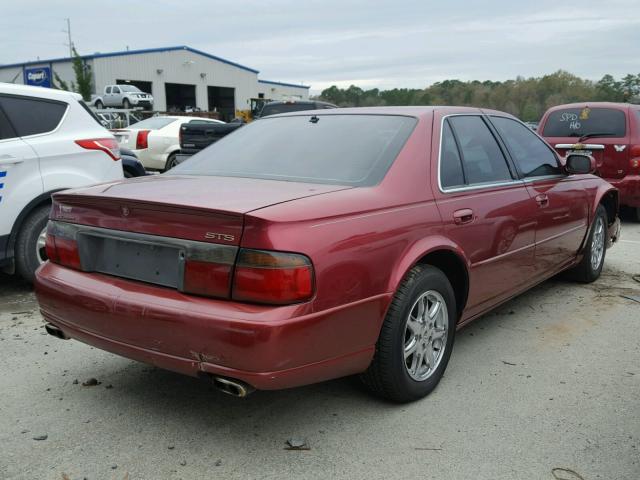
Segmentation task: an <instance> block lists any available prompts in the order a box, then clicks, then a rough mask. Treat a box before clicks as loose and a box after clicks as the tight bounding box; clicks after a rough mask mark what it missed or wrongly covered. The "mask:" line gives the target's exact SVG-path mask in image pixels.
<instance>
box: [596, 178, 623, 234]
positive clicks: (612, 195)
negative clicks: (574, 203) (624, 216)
mask: <svg viewBox="0 0 640 480" xmlns="http://www.w3.org/2000/svg"><path fill="white" fill-rule="evenodd" d="M599 205H602V206H603V207H604V209H605V211H606V212H607V223H608V224H609V225H611V224H612V223H613V222H614V221H615V219H616V216H617V215H618V210H619V208H620V200H619V194H618V190H617V189H616V188H613V187H610V188H601V189H598V193H597V195H596V201H595V202H594V204H593V207H592V209H591V218H594V217H595V214H596V209H597V208H598V206H599Z"/></svg>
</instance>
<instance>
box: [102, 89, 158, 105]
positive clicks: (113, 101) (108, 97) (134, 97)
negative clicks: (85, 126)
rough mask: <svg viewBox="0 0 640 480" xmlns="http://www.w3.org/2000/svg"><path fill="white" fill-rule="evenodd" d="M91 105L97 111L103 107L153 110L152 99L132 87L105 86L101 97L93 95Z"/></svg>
mask: <svg viewBox="0 0 640 480" xmlns="http://www.w3.org/2000/svg"><path fill="white" fill-rule="evenodd" d="M91 103H92V105H93V106H94V107H96V108H97V109H98V110H100V109H103V108H105V107H114V108H136V107H142V108H145V109H147V110H153V97H152V96H151V95H150V94H148V93H145V92H143V91H142V90H140V89H139V88H138V87H136V86H134V85H107V86H106V87H104V92H103V94H102V95H95V96H93V98H92V99H91Z"/></svg>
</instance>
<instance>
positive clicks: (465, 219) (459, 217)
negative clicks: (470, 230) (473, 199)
mask: <svg viewBox="0 0 640 480" xmlns="http://www.w3.org/2000/svg"><path fill="white" fill-rule="evenodd" d="M473 218H474V217H473V210H471V209H470V208H463V209H460V210H456V211H455V212H453V221H454V222H455V224H456V225H462V224H464V223H470V222H473Z"/></svg>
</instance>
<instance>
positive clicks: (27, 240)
mask: <svg viewBox="0 0 640 480" xmlns="http://www.w3.org/2000/svg"><path fill="white" fill-rule="evenodd" d="M50 210H51V205H43V206H42V207H39V208H37V209H36V210H34V211H33V212H31V214H29V216H28V217H27V218H26V219H25V221H24V223H23V224H22V226H21V227H20V231H19V232H18V236H17V238H16V247H15V260H16V271H17V272H18V275H20V276H21V277H22V278H24V279H25V280H26V281H27V282H29V283H33V280H34V279H35V273H36V269H37V268H38V267H39V266H40V265H41V264H42V263H44V262H45V261H46V260H47V255H46V252H45V251H44V245H43V244H42V243H43V242H42V240H43V233H44V232H45V230H46V228H47V221H48V220H49V212H50ZM39 240H40V243H39Z"/></svg>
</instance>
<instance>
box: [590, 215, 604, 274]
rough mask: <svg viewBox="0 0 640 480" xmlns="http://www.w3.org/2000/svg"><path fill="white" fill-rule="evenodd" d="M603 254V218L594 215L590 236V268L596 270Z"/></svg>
mask: <svg viewBox="0 0 640 480" xmlns="http://www.w3.org/2000/svg"><path fill="white" fill-rule="evenodd" d="M603 256H604V220H603V219H602V217H601V216H598V217H596V223H595V225H594V226H593V236H592V237H591V268H592V269H593V270H598V268H600V263H601V262H602V257H603Z"/></svg>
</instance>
